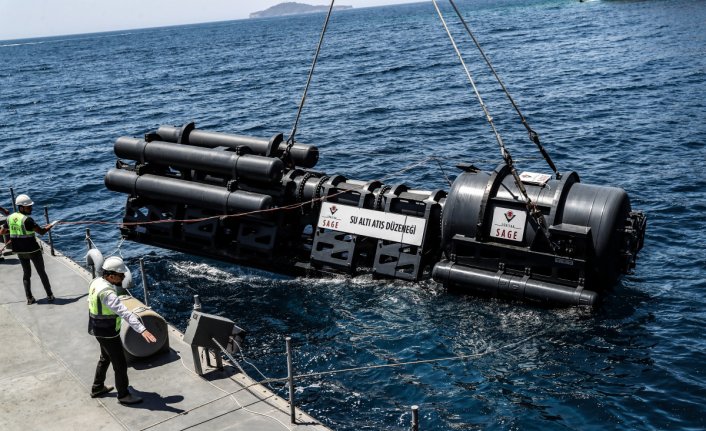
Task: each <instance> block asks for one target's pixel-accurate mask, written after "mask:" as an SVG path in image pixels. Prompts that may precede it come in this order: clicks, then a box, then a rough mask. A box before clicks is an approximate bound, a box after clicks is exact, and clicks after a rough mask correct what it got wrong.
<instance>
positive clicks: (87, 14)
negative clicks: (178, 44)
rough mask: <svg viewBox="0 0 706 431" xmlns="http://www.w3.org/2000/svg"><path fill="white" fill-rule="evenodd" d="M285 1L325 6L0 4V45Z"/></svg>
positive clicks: (354, 0)
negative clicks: (292, 4) (3, 42)
mask: <svg viewBox="0 0 706 431" xmlns="http://www.w3.org/2000/svg"><path fill="white" fill-rule="evenodd" d="M285 1H297V2H298V3H306V4H311V5H329V4H330V3H329V2H328V1H327V0H259V1H243V0H0V40H10V39H24V38H32V37H43V36H59V35H68V34H80V33H96V32H102V31H115V30H128V29H136V28H147V27H161V26H167V25H178V24H194V23H201V22H212V21H227V20H234V19H243V18H248V16H249V15H250V13H251V12H256V11H260V10H264V9H267V8H268V7H270V6H274V5H276V4H279V3H284V2H285ZM413 1H415V0H339V1H338V2H335V3H334V4H335V5H337V6H338V5H349V6H353V7H354V8H362V7H371V6H382V5H389V4H399V3H411V2H413ZM416 1H419V0H416Z"/></svg>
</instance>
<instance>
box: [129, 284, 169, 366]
mask: <svg viewBox="0 0 706 431" xmlns="http://www.w3.org/2000/svg"><path fill="white" fill-rule="evenodd" d="M120 301H121V302H122V303H123V304H124V305H125V307H126V308H127V309H128V310H130V311H131V312H133V313H135V314H136V315H137V316H138V317H139V318H140V320H141V321H142V324H143V325H145V328H147V330H148V331H150V332H151V333H152V335H154V337H155V338H156V339H157V342H156V343H148V342H147V341H145V339H144V338H142V334H138V333H137V332H135V331H134V330H133V329H132V328H130V325H128V324H127V322H125V321H124V320H123V322H122V327H121V328H120V339H121V340H122V341H123V346H124V347H125V351H126V352H127V353H128V354H129V355H130V356H132V357H135V358H144V357H147V356H152V355H154V354H155V353H157V352H159V351H161V350H163V349H166V348H168V347H169V333H168V327H167V322H166V321H165V320H164V318H163V317H162V316H160V315H159V314H157V313H156V312H155V311H154V310H152V309H151V308H149V307H147V306H146V305H145V304H143V303H142V302H140V300H138V299H137V298H134V297H132V296H130V295H123V296H121V297H120Z"/></svg>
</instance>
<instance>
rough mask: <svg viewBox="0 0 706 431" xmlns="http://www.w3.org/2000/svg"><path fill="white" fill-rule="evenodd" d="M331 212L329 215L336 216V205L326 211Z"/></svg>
mask: <svg viewBox="0 0 706 431" xmlns="http://www.w3.org/2000/svg"><path fill="white" fill-rule="evenodd" d="M328 210H329V211H331V214H332V215H333V214H336V211H338V208H336V205H331V207H330V208H329V209H328Z"/></svg>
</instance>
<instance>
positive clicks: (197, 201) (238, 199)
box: [105, 169, 272, 214]
mask: <svg viewBox="0 0 706 431" xmlns="http://www.w3.org/2000/svg"><path fill="white" fill-rule="evenodd" d="M105 186H106V187H107V188H108V189H109V190H113V191H116V192H121V193H129V194H131V195H133V196H139V197H145V198H148V199H155V200H160V201H165V202H176V203H181V204H188V205H194V206H197V207H199V208H207V209H211V210H215V211H220V212H222V213H224V214H226V213H238V212H250V211H262V210H265V209H269V208H271V207H272V197H271V196H268V195H261V194H257V193H250V192H246V191H242V190H236V191H234V192H229V191H228V190H226V189H224V188H222V187H217V186H212V185H208V184H200V183H193V182H189V181H183V180H179V179H176V178H168V177H160V176H157V175H149V174H145V175H137V174H136V173H135V172H132V171H127V170H124V169H111V170H110V171H108V173H107V174H106V176H105Z"/></svg>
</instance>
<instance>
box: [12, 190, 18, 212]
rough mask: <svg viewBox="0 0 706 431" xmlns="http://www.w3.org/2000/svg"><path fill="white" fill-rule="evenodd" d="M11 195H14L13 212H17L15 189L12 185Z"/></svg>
mask: <svg viewBox="0 0 706 431" xmlns="http://www.w3.org/2000/svg"><path fill="white" fill-rule="evenodd" d="M10 196H12V212H13V213H16V212H17V205H15V189H13V188H12V187H10Z"/></svg>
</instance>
